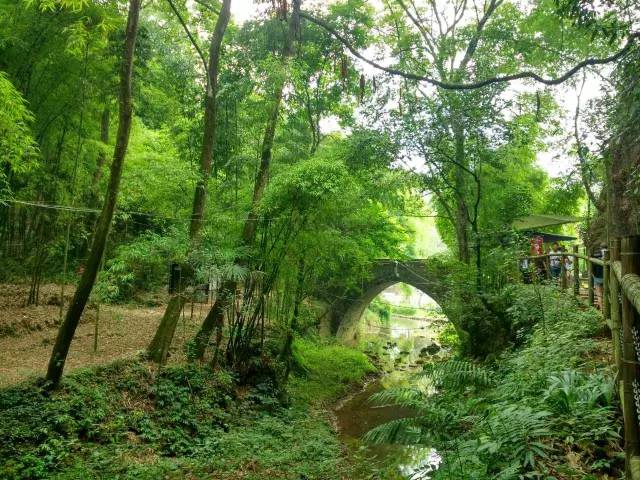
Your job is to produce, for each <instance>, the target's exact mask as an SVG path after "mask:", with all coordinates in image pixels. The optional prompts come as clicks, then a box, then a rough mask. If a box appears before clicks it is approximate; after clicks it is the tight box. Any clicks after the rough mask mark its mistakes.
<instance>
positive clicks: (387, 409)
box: [335, 318, 440, 480]
mask: <svg viewBox="0 0 640 480" xmlns="http://www.w3.org/2000/svg"><path fill="white" fill-rule="evenodd" d="M394 320H396V319H392V322H391V325H390V328H389V329H388V333H387V334H386V335H385V334H384V333H382V335H381V334H380V333H378V335H377V337H378V338H382V339H383V343H382V350H383V353H382V357H383V358H380V359H379V360H380V362H379V363H380V364H381V365H382V366H383V368H385V370H386V371H387V372H386V373H385V374H384V375H383V376H382V377H381V378H379V379H377V380H375V381H372V382H370V383H369V384H367V385H366V386H365V388H364V389H363V390H362V391H361V392H358V393H356V394H355V395H353V396H351V397H349V398H347V399H346V400H345V401H343V402H342V403H341V404H339V405H338V407H337V409H336V411H335V414H336V418H337V426H338V430H339V434H340V437H341V440H342V441H343V443H344V444H345V445H347V447H348V448H349V449H350V450H351V451H352V453H354V454H357V455H359V456H364V459H365V460H366V461H370V462H372V463H375V464H377V465H380V466H385V467H387V468H390V469H391V470H394V471H395V472H396V474H397V475H398V478H407V479H412V480H427V479H429V478H430V476H429V472H432V471H433V470H435V469H436V468H437V465H438V463H439V460H440V459H439V456H438V455H437V452H435V450H433V449H431V448H417V447H405V446H397V445H371V444H365V443H364V442H363V441H362V436H363V435H364V434H365V433H367V432H368V431H369V430H371V429H372V428H374V427H377V426H379V425H382V424H384V423H387V422H390V421H392V420H396V419H400V418H406V417H409V416H412V415H415V412H414V411H412V410H410V409H407V408H402V407H398V406H376V405H375V404H373V403H372V402H371V401H370V397H371V396H372V395H374V394H375V393H378V392H380V391H382V390H384V389H385V388H386V386H388V385H389V384H399V383H403V382H404V381H406V378H407V377H408V376H409V375H411V373H413V372H414V371H415V370H416V369H418V368H420V365H419V364H420V363H422V362H425V361H429V359H430V358H432V357H430V356H429V355H428V354H426V353H425V347H426V346H429V345H432V344H433V339H434V338H435V337H436V333H435V332H434V330H433V329H431V328H429V327H428V324H427V323H426V322H424V321H419V320H407V319H404V318H403V319H398V320H399V321H397V322H396V321H394ZM425 327H426V328H425ZM385 333H386V332H385ZM439 353H440V352H439ZM354 480H356V479H354Z"/></svg>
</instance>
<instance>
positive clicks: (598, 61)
mask: <svg viewBox="0 0 640 480" xmlns="http://www.w3.org/2000/svg"><path fill="white" fill-rule="evenodd" d="M300 17H301V18H304V19H306V20H308V21H310V22H312V23H315V24H316V25H318V26H319V27H321V28H323V29H325V30H326V31H327V32H329V33H330V34H331V35H332V36H333V37H335V38H336V39H337V40H338V41H339V42H340V43H342V44H343V45H344V46H345V48H346V49H347V50H349V51H350V52H351V54H352V55H353V56H354V57H356V58H358V59H360V60H362V61H363V62H365V63H367V64H369V65H371V66H372V67H374V68H377V69H378V70H382V71H383V72H386V73H389V74H391V75H395V76H400V77H404V78H406V79H409V80H416V81H418V82H426V83H429V84H431V85H434V86H436V87H438V88H442V89H444V90H475V89H478V88H482V87H486V86H488V85H493V84H497V83H508V82H512V81H514V80H523V79H529V80H534V81H536V82H539V83H543V84H545V85H560V84H561V83H564V82H566V81H567V80H569V79H570V78H571V77H573V76H574V75H575V74H576V73H578V72H579V71H580V70H582V69H583V68H585V67H588V66H593V65H604V64H607V63H611V62H615V61H617V60H620V59H621V58H622V57H624V56H625V55H626V54H627V53H629V52H630V51H631V49H632V48H633V47H634V46H635V45H636V43H635V42H636V40H637V39H638V38H640V32H634V33H631V34H630V35H629V37H628V38H627V43H626V44H625V45H624V47H622V48H621V49H620V50H618V51H617V52H616V53H614V54H612V55H610V56H608V57H604V58H587V59H585V60H583V61H581V62H579V63H577V64H576V65H575V66H573V67H572V68H570V69H569V70H567V71H566V72H565V73H564V74H562V75H560V76H559V77H556V78H544V77H542V76H541V75H539V74H537V73H535V72H531V71H524V72H519V73H514V74H511V75H502V76H497V77H491V78H487V79H484V80H479V81H477V82H471V83H448V82H443V81H441V80H438V79H435V78H432V77H428V76H425V75H419V74H417V73H412V72H405V71H402V70H398V69H396V68H391V67H385V66H384V65H381V64H379V63H378V62H376V61H375V60H371V59H369V58H367V57H365V56H364V55H362V54H361V53H360V52H358V50H356V48H355V47H354V46H353V45H351V43H350V42H349V41H348V40H347V39H346V38H345V37H344V36H343V35H341V34H340V33H338V32H337V31H336V29H335V28H333V27H332V26H331V25H329V24H328V23H327V22H325V21H324V20H320V19H319V18H316V17H314V16H312V15H310V14H308V13H306V12H300Z"/></svg>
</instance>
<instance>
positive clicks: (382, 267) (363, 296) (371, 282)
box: [328, 259, 449, 343]
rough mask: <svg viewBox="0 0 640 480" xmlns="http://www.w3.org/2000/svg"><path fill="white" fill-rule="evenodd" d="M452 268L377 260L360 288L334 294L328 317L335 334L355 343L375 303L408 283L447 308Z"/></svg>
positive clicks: (419, 261) (430, 262)
mask: <svg viewBox="0 0 640 480" xmlns="http://www.w3.org/2000/svg"><path fill="white" fill-rule="evenodd" d="M448 274H449V272H448V269H447V268H446V267H445V266H444V265H443V264H442V263H441V262H439V261H438V260H436V259H412V260H388V259H384V260H377V261H376V262H375V263H374V265H373V268H372V269H371V275H370V276H369V278H368V279H366V280H363V282H362V284H361V285H360V287H359V288H358V289H353V290H351V291H348V292H346V293H344V294H342V295H334V300H333V301H332V302H331V303H330V306H329V311H328V316H329V319H330V321H331V333H333V334H334V335H336V336H337V337H338V338H339V339H340V340H342V341H345V342H348V343H351V342H354V341H357V339H358V324H359V322H360V319H361V318H362V315H363V313H364V311H365V310H366V308H367V306H368V305H369V304H370V303H371V301H372V300H373V299H374V298H375V297H376V296H377V295H378V294H379V293H380V292H382V291H383V290H385V289H386V288H388V287H390V286H391V285H394V284H396V283H401V282H402V283H406V284H408V285H411V286H413V287H415V288H417V289H418V290H420V291H422V292H424V293H425V294H427V295H429V296H430V297H431V298H433V299H434V300H435V301H436V302H437V303H438V304H439V305H440V306H442V307H443V308H444V303H445V300H446V294H447V290H448V289H447V281H446V280H447V278H446V277H447V276H448Z"/></svg>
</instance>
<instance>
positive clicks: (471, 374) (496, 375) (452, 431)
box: [367, 286, 621, 480]
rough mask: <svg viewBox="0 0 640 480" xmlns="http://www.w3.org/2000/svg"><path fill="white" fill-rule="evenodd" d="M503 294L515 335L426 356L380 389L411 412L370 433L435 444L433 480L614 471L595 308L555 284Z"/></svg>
mask: <svg viewBox="0 0 640 480" xmlns="http://www.w3.org/2000/svg"><path fill="white" fill-rule="evenodd" d="M534 288H537V289H540V291H538V292H536V291H533V289H534ZM505 295H507V296H508V297H509V298H510V303H511V306H510V307H509V309H508V315H509V319H510V321H511V323H512V325H513V326H514V328H515V329H516V330H517V332H518V342H517V343H516V345H515V346H514V347H513V348H511V349H509V350H508V351H505V352H503V353H502V354H501V355H499V356H497V357H496V358H494V359H493V360H492V361H485V362H484V363H473V362H470V361H467V360H459V359H458V360H449V361H446V362H443V363H440V364H435V365H430V366H428V367H427V368H425V370H424V371H423V372H421V373H420V374H418V375H417V376H416V378H415V379H414V382H413V386H412V387H411V388H410V389H403V390H390V391H386V392H383V393H381V394H379V395H378V396H377V401H378V402H381V403H384V404H394V403H395V404H399V405H402V406H405V407H411V408H413V409H415V411H416V414H417V415H416V416H415V417H412V418H406V419H401V420H398V421H395V422H392V423H390V424H385V425H382V426H380V427H378V428H376V429H374V430H372V431H371V432H369V434H368V435H367V439H368V440H370V441H373V442H395V443H405V444H420V445H423V446H427V447H435V448H436V449H437V450H438V451H439V452H440V454H441V455H442V458H443V462H442V465H441V467H440V469H439V470H438V472H437V473H435V474H434V475H433V477H432V478H433V479H434V480H437V479H456V480H461V479H478V480H480V479H483V480H484V479H487V480H488V479H526V478H532V479H560V478H562V479H590V478H591V479H595V478H601V476H602V475H605V474H608V475H611V474H613V475H615V474H617V473H619V472H618V468H619V466H620V461H621V451H620V421H619V418H618V417H617V415H616V409H615V406H616V405H615V402H616V400H615V396H614V373H613V372H612V368H611V367H610V363H609V362H608V361H607V360H606V359H607V356H608V355H609V352H608V350H607V348H608V342H607V341H606V340H604V339H598V338H597V335H598V334H599V333H600V332H601V331H602V320H601V319H600V317H599V313H598V312H597V311H595V310H594V309H591V308H586V307H583V306H581V305H579V304H578V302H577V301H576V300H575V299H573V298H572V297H570V296H569V295H566V294H563V293H559V292H557V291H556V290H555V289H553V288H551V287H533V286H516V287H510V291H508V292H505Z"/></svg>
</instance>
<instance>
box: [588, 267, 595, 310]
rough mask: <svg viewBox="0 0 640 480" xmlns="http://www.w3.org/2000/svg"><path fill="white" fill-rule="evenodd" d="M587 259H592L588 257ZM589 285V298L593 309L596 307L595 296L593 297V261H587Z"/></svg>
mask: <svg viewBox="0 0 640 480" xmlns="http://www.w3.org/2000/svg"><path fill="white" fill-rule="evenodd" d="M587 258H591V257H589V256H588V255H587ZM587 284H588V285H589V286H588V287H587V288H588V294H589V295H588V298H589V306H591V307H593V305H594V301H593V300H594V295H593V288H594V285H593V263H591V260H587Z"/></svg>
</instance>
